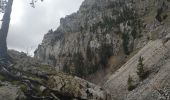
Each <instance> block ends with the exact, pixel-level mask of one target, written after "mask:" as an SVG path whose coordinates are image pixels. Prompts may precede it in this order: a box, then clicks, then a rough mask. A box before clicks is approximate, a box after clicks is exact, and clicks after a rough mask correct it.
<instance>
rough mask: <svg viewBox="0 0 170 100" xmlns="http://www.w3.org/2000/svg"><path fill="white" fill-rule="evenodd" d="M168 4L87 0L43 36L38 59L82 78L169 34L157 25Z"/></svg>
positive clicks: (152, 0)
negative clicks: (54, 28) (117, 57)
mask: <svg viewBox="0 0 170 100" xmlns="http://www.w3.org/2000/svg"><path fill="white" fill-rule="evenodd" d="M168 5H169V2H168V0H85V1H84V2H83V3H82V5H81V6H80V9H79V10H78V11H77V12H76V13H73V14H71V15H69V16H66V17H65V18H61V20H60V26H59V27H58V28H57V30H55V31H52V30H50V31H49V32H48V33H47V34H46V35H45V36H44V40H43V41H42V43H41V44H40V45H39V46H38V48H37V50H36V51H35V58H36V59H39V60H40V61H42V62H45V63H48V64H51V65H54V66H56V68H57V69H58V70H63V71H65V72H68V73H72V74H76V75H78V76H81V77H83V76H86V75H87V74H91V73H94V72H95V71H97V70H98V69H101V68H104V67H106V66H107V65H108V60H109V59H110V57H113V58H114V56H119V55H129V54H130V53H131V52H133V50H135V49H137V48H140V47H143V46H144V45H145V44H146V43H147V41H148V40H149V39H157V38H162V37H163V36H164V35H166V34H167V33H166V32H163V28H162V29H160V30H159V29H157V30H156V29H154V28H155V27H156V26H155V25H159V23H160V22H162V21H163V20H165V19H167V18H166V17H167V16H168V15H166V14H165V12H167V9H168V8H167V6H168ZM164 30H165V29H164ZM153 31H154V32H155V33H154V34H151V33H153ZM123 51H124V52H123ZM121 60H122V61H123V60H124V56H122V59H121ZM117 63H120V62H117ZM113 67H114V66H113Z"/></svg>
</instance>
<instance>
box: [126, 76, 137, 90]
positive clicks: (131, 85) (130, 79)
mask: <svg viewBox="0 0 170 100" xmlns="http://www.w3.org/2000/svg"><path fill="white" fill-rule="evenodd" d="M127 85H128V91H132V90H133V89H135V86H134V85H133V79H132V77H131V76H130V75H129V77H128V80H127Z"/></svg>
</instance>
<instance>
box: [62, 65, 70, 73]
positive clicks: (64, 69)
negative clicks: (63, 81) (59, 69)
mask: <svg viewBox="0 0 170 100" xmlns="http://www.w3.org/2000/svg"><path fill="white" fill-rule="evenodd" d="M63 72H65V73H70V68H69V66H68V65H67V64H64V66H63Z"/></svg>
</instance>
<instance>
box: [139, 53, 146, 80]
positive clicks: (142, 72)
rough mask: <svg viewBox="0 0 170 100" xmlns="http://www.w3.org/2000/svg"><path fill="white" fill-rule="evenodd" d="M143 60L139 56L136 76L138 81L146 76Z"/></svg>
mask: <svg viewBox="0 0 170 100" xmlns="http://www.w3.org/2000/svg"><path fill="white" fill-rule="evenodd" d="M143 60H144V59H143V57H141V56H140V57H139V60H138V65H137V75H138V76H139V78H140V80H143V79H144V78H145V76H146V72H145V70H144V64H143Z"/></svg>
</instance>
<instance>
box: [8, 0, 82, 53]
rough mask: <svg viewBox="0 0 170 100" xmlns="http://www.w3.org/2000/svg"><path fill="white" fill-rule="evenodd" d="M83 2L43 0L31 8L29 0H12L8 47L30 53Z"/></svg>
mask: <svg viewBox="0 0 170 100" xmlns="http://www.w3.org/2000/svg"><path fill="white" fill-rule="evenodd" d="M82 1H83V0H45V1H44V2H43V3H38V4H37V5H36V8H31V7H30V5H29V0H14V5H13V12H12V18H11V25H10V30H9V34H8V47H9V48H11V49H17V50H20V51H26V50H27V49H28V48H30V49H31V52H32V53H33V51H34V50H35V49H36V47H37V46H38V44H40V43H41V41H42V39H43V36H44V34H45V33H47V31H48V30H49V29H51V28H52V29H56V28H57V27H58V26H59V20H60V18H61V17H64V16H66V15H69V14H71V13H73V12H76V11H77V10H78V8H79V6H80V4H81V3H82Z"/></svg>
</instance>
